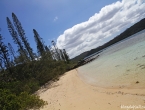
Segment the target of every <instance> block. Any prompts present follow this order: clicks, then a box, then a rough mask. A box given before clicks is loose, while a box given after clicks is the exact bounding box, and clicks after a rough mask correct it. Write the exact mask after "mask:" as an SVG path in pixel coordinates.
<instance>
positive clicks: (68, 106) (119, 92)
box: [38, 69, 145, 110]
mask: <svg viewBox="0 0 145 110" xmlns="http://www.w3.org/2000/svg"><path fill="white" fill-rule="evenodd" d="M106 83H107V82H106ZM137 84H138V83H135V85H137ZM38 94H39V96H40V98H41V99H43V100H45V101H47V102H48V105H46V106H45V107H44V108H41V110H123V109H124V110H127V109H126V108H122V109H121V105H122V106H123V105H124V106H130V105H135V106H139V105H141V106H145V89H143V88H142V89H141V88H140V89H129V88H125V87H121V88H111V89H109V88H101V87H96V86H92V85H90V84H88V83H86V82H84V80H82V79H81V77H80V76H79V75H78V72H77V70H76V69H75V70H72V71H69V72H67V73H65V75H63V76H62V77H60V79H59V80H58V81H57V82H54V83H53V84H52V85H51V86H48V88H47V87H46V88H44V89H41V90H39V91H38ZM129 110H131V109H129Z"/></svg>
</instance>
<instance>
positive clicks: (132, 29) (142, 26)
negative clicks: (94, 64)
mask: <svg viewBox="0 0 145 110" xmlns="http://www.w3.org/2000/svg"><path fill="white" fill-rule="evenodd" d="M143 29H145V18H144V19H142V20H140V21H139V22H137V23H136V24H134V25H133V26H131V27H130V28H128V29H126V30H125V31H124V32H122V33H121V34H120V35H118V36H116V37H115V38H114V39H112V40H110V41H109V42H107V43H105V44H104V45H102V46H99V47H97V48H95V49H92V50H90V51H86V52H83V53H82V54H80V55H78V56H76V57H75V58H73V59H72V61H79V60H81V59H83V58H85V57H87V56H89V55H92V54H94V53H96V52H98V51H100V50H102V49H104V48H106V47H108V46H110V45H113V44H115V43H117V42H119V41H121V40H123V39H125V38H127V37H129V36H131V35H133V34H135V33H137V32H139V31H141V30H143Z"/></svg>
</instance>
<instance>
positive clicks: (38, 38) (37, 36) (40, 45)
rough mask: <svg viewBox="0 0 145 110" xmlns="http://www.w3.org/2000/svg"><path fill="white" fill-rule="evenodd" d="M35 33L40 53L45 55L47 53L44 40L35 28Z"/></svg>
mask: <svg viewBox="0 0 145 110" xmlns="http://www.w3.org/2000/svg"><path fill="white" fill-rule="evenodd" d="M33 33H34V38H35V42H36V45H37V52H38V55H39V56H43V55H44V53H45V46H44V44H43V42H42V38H41V37H40V36H39V34H38V32H37V31H36V30H35V29H33Z"/></svg>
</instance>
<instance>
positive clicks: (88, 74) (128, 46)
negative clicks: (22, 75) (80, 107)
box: [77, 30, 145, 89]
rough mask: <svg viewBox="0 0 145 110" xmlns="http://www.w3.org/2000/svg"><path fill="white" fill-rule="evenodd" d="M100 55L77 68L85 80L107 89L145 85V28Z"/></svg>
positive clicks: (141, 86)
mask: <svg viewBox="0 0 145 110" xmlns="http://www.w3.org/2000/svg"><path fill="white" fill-rule="evenodd" d="M99 55H100V56H99V57H98V58H97V59H96V60H94V61H92V62H91V63H88V64H86V65H84V66H81V67H79V68H78V69H77V70H78V72H79V75H80V76H81V77H82V78H83V79H84V80H85V81H87V82H88V83H90V84H92V85H96V86H99V87H105V88H124V87H126V88H138V89H139V88H145V30H143V31H141V32H139V33H137V34H135V35H132V36H130V37H129V38H127V39H125V40H123V41H121V42H119V43H117V44H114V45H113V46H110V47H108V48H107V49H104V50H103V52H101V53H99Z"/></svg>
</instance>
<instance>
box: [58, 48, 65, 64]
mask: <svg viewBox="0 0 145 110" xmlns="http://www.w3.org/2000/svg"><path fill="white" fill-rule="evenodd" d="M59 51H60V55H61V59H62V60H63V61H66V59H65V56H64V53H63V50H61V49H59Z"/></svg>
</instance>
